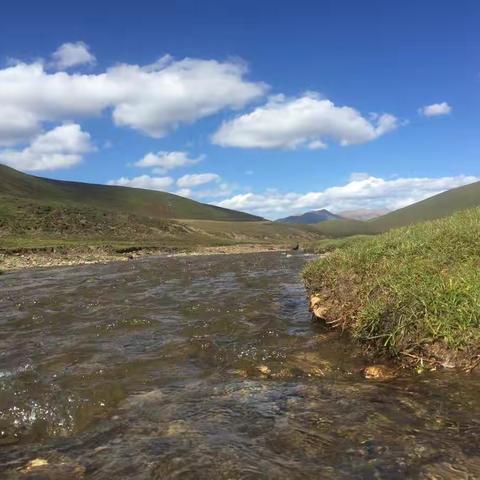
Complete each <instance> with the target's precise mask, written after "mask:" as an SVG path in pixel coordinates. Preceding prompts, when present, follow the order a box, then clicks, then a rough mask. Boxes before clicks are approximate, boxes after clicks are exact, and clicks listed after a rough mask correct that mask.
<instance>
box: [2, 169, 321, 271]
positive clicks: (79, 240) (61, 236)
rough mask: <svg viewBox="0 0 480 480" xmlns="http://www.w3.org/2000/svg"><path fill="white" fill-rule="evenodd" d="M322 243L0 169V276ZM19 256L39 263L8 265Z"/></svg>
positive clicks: (151, 199) (223, 214) (174, 204)
mask: <svg viewBox="0 0 480 480" xmlns="http://www.w3.org/2000/svg"><path fill="white" fill-rule="evenodd" d="M319 238H320V235H319V234H318V233H317V232H316V231H314V230H312V229H309V228H308V227H294V226H288V225H281V224H275V223H273V222H269V221H266V220H263V219H260V218H259V217H255V216H253V215H248V214H246V213H241V212H236V211H233V210H227V209H222V208H217V207H213V206H210V205H205V204H202V203H198V202H194V201H192V200H189V199H186V198H182V197H179V196H176V195H171V194H168V193H162V192H153V191H148V190H140V189H133V188H123V187H109V186H102V185H89V184H83V183H75V182H61V181H55V180H48V179H43V178H37V177H33V176H30V175H25V174H22V173H20V172H17V171H15V170H13V169H11V168H7V167H3V166H1V165H0V270H1V269H2V267H3V268H16V266H18V267H22V266H25V265H35V264H37V265H38V264H43V265H46V264H48V265H50V264H52V265H53V264H59V262H64V260H65V261H67V262H68V259H69V258H70V257H72V256H74V257H75V262H76V263H81V261H82V259H83V258H90V257H91V256H92V255H93V254H92V251H93V252H94V255H95V256H96V258H97V259H101V258H107V257H108V259H112V258H114V257H115V255H117V254H123V253H125V252H130V251H140V250H142V251H153V250H155V251H178V250H181V251H189V250H195V249H202V248H205V247H224V246H233V245H241V244H257V245H260V244H263V245H272V244H276V245H279V246H283V245H284V246H287V247H288V246H292V245H293V244H296V243H312V242H316V241H318V239H319ZM49 252H50V253H49ZM24 254H25V255H28V256H31V255H37V254H38V255H40V256H43V257H42V258H41V259H40V260H39V262H36V260H35V259H32V262H30V260H28V259H27V260H28V261H27V260H26V261H22V260H21V258H20V257H19V260H18V262H13V263H12V258H11V257H12V255H16V256H18V255H20V256H21V255H24ZM49 254H51V257H50V258H46V257H47V256H48V255H49ZM104 254H106V256H105V255H104ZM112 255H113V257H112ZM52 256H53V257H55V256H57V257H58V256H60V257H62V256H63V257H65V258H56V259H52ZM7 257H8V258H7ZM44 257H45V258H44ZM6 263H8V265H6ZM17 264H18V265H17ZM24 264H25V265H24Z"/></svg>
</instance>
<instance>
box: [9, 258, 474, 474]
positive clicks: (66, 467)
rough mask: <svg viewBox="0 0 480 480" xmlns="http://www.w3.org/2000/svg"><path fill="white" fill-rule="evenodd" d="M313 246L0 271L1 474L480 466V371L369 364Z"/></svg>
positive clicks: (449, 470) (426, 470)
mask: <svg viewBox="0 0 480 480" xmlns="http://www.w3.org/2000/svg"><path fill="white" fill-rule="evenodd" d="M307 260H308V259H307V258H305V257H303V256H301V255H298V256H286V255H284V254H281V253H267V254H248V255H232V256H229V255H225V256H203V257H202V256H199V257H180V258H156V259H152V258H151V259H142V260H137V261H133V262H129V263H116V264H110V265H95V266H84V267H68V268H58V269H50V270H37V271H29V272H22V273H11V274H5V275H3V276H1V277H0V478H2V479H3V478H7V479H10V478H12V479H14V478H32V479H33V478H35V479H40V478H42V479H43V478H48V479H53V478H55V479H62V480H64V479H69V478H72V479H73V478H75V479H76V478H87V479H123V478H125V479H150V478H153V479H176V478H179V479H208V480H215V479H370V478H371V479H377V478H378V479H397V478H398V479H403V478H412V479H413V478H426V479H437V478H438V479H441V478H445V479H457V478H458V479H480V376H479V375H469V376H468V375H462V374H458V373H455V372H441V373H440V372H439V373H430V374H424V375H421V376H418V375H406V374H405V375H402V376H400V377H399V378H397V379H395V380H393V381H389V382H384V383H381V382H375V381H371V380H370V381H369V380H365V379H363V378H362V376H361V375H360V373H359V372H360V370H361V369H362V367H363V366H364V365H365V360H364V359H362V356H361V355H360V353H359V352H358V351H356V350H355V349H354V348H352V345H351V344H350V343H348V341H347V340H346V339H344V338H341V337H339V335H338V334H337V333H334V332H330V331H328V330H326V329H324V328H323V327H322V325H321V324H320V323H318V322H315V321H312V319H311V317H310V315H309V313H308V311H307V303H306V298H305V291H304V289H303V286H302V282H301V279H300V271H301V269H302V266H303V265H304V263H305V261H307ZM33 459H43V460H44V462H43V463H46V462H48V464H45V465H43V466H42V465H40V464H39V463H37V466H36V467H35V466H34V465H32V464H30V466H29V462H30V461H32V460H33ZM37 462H38V460H37ZM40 463H41V462H40Z"/></svg>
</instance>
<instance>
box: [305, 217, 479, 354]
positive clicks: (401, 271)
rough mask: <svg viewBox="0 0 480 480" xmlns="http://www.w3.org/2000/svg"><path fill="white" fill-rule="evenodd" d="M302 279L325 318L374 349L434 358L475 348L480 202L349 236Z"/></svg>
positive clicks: (475, 352)
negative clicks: (319, 299) (400, 225)
mask: <svg viewBox="0 0 480 480" xmlns="http://www.w3.org/2000/svg"><path fill="white" fill-rule="evenodd" d="M304 278H305V280H306V283H307V286H308V288H309V290H310V291H311V292H315V293H319V294H320V296H321V297H322V298H323V299H324V302H325V304H326V305H327V306H328V313H327V317H328V318H327V320H335V321H338V322H339V323H340V324H341V325H343V327H344V328H346V329H348V330H349V331H350V332H351V334H352V336H353V337H354V338H355V339H357V340H359V341H361V342H363V343H365V344H366V345H367V346H368V347H369V348H370V349H371V350H373V351H374V352H376V353H389V354H392V355H395V356H407V357H408V358H416V359H420V361H421V360H423V359H425V360H427V361H428V360H431V361H435V362H440V363H452V362H453V363H455V362H456V363H462V362H463V363H465V362H467V363H468V362H473V361H474V359H475V358H476V356H477V355H479V353H480V208H475V209H471V210H466V211H463V212H460V213H457V214H455V215H453V216H451V217H448V218H445V219H441V220H435V221H430V222H425V223H422V224H417V225H414V226H411V227H404V228H401V229H396V230H391V231H390V232H388V233H385V234H382V235H379V236H376V237H371V238H369V239H368V240H366V239H365V238H362V239H361V240H360V241H354V242H352V243H350V244H349V245H347V246H345V248H341V249H338V250H335V251H333V252H332V253H331V254H329V255H328V256H327V257H325V258H324V259H321V260H318V261H315V262H312V263H311V264H309V265H308V266H307V268H306V269H305V271H304Z"/></svg>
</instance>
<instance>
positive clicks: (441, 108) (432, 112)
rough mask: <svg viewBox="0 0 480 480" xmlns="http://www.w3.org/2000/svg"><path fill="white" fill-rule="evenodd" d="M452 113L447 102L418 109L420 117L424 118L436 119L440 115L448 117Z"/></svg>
mask: <svg viewBox="0 0 480 480" xmlns="http://www.w3.org/2000/svg"><path fill="white" fill-rule="evenodd" d="M451 111H452V107H451V106H450V105H449V104H448V103H447V102H442V103H432V105H426V106H425V107H422V108H420V109H419V111H418V112H419V113H420V115H423V116H424V117H438V116H440V115H448V114H449V113H450V112H451Z"/></svg>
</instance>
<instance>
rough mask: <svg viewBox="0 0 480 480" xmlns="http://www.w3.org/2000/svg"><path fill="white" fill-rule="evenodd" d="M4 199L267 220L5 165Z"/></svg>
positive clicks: (1, 172)
mask: <svg viewBox="0 0 480 480" xmlns="http://www.w3.org/2000/svg"><path fill="white" fill-rule="evenodd" d="M0 196H9V197H11V198H12V199H28V200H29V201H32V202H35V203H40V204H48V205H61V206H63V207H65V206H67V205H69V206H78V205H82V206H89V207H93V208H96V209H102V210H106V211H113V212H121V213H122V214H131V215H141V216H146V217H151V218H155V219H166V218H176V219H183V218H189V219H199V220H226V221H258V220H263V219H262V218H260V217H256V216H254V215H250V214H248V213H243V212H237V211H234V210H228V209H225V208H220V207H215V206H213V205H206V204H203V203H199V202H195V201H194V200H190V199H188V198H183V197H180V196H178V195H173V194H171V193H166V192H157V191H153V190H142V189H137V188H128V187H116V186H107V185H93V184H88V183H79V182H66V181H61V180H51V179H47V178H41V177H34V176H32V175H27V174H25V173H21V172H19V171H17V170H14V169H13V168H10V167H6V166H4V165H0ZM2 203H3V202H2Z"/></svg>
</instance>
